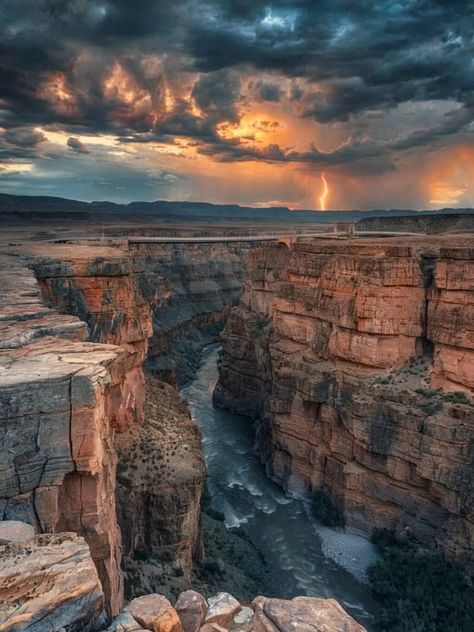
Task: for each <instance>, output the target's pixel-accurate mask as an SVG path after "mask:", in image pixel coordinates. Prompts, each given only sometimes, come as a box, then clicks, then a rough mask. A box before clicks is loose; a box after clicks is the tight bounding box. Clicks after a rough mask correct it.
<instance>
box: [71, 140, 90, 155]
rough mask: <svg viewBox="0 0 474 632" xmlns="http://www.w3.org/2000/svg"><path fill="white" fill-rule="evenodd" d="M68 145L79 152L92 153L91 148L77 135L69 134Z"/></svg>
mask: <svg viewBox="0 0 474 632" xmlns="http://www.w3.org/2000/svg"><path fill="white" fill-rule="evenodd" d="M67 146H68V147H69V148H70V149H72V151H75V152H76V153H77V154H90V153H91V152H90V150H89V148H88V147H87V145H85V144H84V143H83V142H82V141H81V140H79V138H76V137H75V136H69V138H68V139H67Z"/></svg>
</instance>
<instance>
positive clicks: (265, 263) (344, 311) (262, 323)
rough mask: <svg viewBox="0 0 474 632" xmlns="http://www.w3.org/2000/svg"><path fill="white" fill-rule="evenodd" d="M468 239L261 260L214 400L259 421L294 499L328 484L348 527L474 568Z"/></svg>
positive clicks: (343, 245)
mask: <svg viewBox="0 0 474 632" xmlns="http://www.w3.org/2000/svg"><path fill="white" fill-rule="evenodd" d="M458 239H459V238H458ZM465 242H466V243H467V246H465V247H459V246H458V245H457V244H459V241H457V242H454V243H453V244H451V243H450V241H449V239H448V238H438V241H437V239H436V238H433V239H427V240H426V241H425V242H424V243H423V244H420V243H419V242H418V241H417V240H416V239H414V240H410V239H408V240H407V242H406V243H405V244H404V245H403V246H401V245H399V244H397V243H396V242H395V240H393V239H390V240H389V239H385V240H384V241H378V242H377V241H376V240H354V239H353V240H348V241H328V240H326V241H324V240H317V241H316V240H314V241H312V242H303V241H301V242H299V243H296V244H295V245H294V246H293V248H292V249H291V250H288V249H286V248H285V247H276V246H273V247H265V248H262V249H260V250H259V251H256V252H253V253H251V254H250V255H249V259H248V272H247V278H246V284H245V292H244V299H243V303H242V305H241V306H239V307H238V308H236V309H235V310H234V311H233V312H232V314H231V316H230V319H229V321H228V323H227V326H226V328H225V330H224V333H223V336H222V344H223V358H222V362H221V365H220V378H219V383H218V385H217V387H216V391H215V401H216V402H217V403H218V404H219V405H221V406H225V407H229V408H231V409H233V410H235V411H237V412H242V413H244V414H249V415H252V416H254V417H257V418H259V419H260V424H259V432H258V439H259V445H260V448H261V451H262V455H263V458H264V460H265V461H266V464H267V468H268V471H269V473H270V475H271V476H272V477H273V478H274V479H275V480H277V481H278V482H279V483H280V484H281V485H283V486H284V487H285V488H286V489H288V490H289V491H292V492H295V493H307V492H310V491H311V490H316V489H323V490H325V491H327V492H328V493H329V494H330V496H331V497H332V499H333V501H334V502H335V503H336V504H338V505H339V506H340V507H341V508H342V509H343V510H344V513H345V518H346V524H347V525H348V527H350V528H354V529H357V530H359V531H362V532H365V533H367V534H369V533H371V531H372V530H373V529H374V528H375V527H386V528H389V529H395V530H396V531H398V532H401V531H402V530H404V529H407V528H408V529H410V530H411V531H412V532H413V533H414V534H415V535H416V537H417V538H418V539H419V540H420V541H421V543H422V544H424V545H425V546H428V547H431V548H432V547H435V546H438V545H439V546H442V547H443V548H444V550H445V552H446V554H447V556H448V557H449V558H451V559H456V560H459V561H460V562H463V563H470V564H472V561H473V560H472V550H473V544H474V527H473V521H474V512H473V495H472V482H473V481H472V476H473V454H472V445H473V439H474V406H473V401H472V394H473V391H472V388H473V384H474V372H473V369H472V367H473V366H474V364H473V362H472V360H473V359H474V358H473V350H474V332H473V323H474V318H473V315H474V314H473V309H474V256H473V254H474V251H473V249H472V244H470V243H469V239H466V240H465ZM437 387H441V388H440V389H439V390H437Z"/></svg>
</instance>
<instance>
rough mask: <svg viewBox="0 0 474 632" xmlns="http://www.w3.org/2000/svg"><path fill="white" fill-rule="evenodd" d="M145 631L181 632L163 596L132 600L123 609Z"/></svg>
mask: <svg viewBox="0 0 474 632" xmlns="http://www.w3.org/2000/svg"><path fill="white" fill-rule="evenodd" d="M125 612H128V613H129V614H131V615H132V617H133V618H134V619H135V620H136V621H137V622H138V623H139V624H140V625H141V626H143V627H144V628H145V629H146V630H152V632H183V628H182V626H181V622H180V620H179V617H178V614H177V612H176V610H175V609H174V608H173V606H172V605H171V603H170V602H169V601H168V599H166V597H163V595H157V594H151V595H145V596H144V597H137V598H136V599H133V601H131V602H130V603H129V604H128V606H127V607H126V608H125Z"/></svg>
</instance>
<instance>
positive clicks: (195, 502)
mask: <svg viewBox="0 0 474 632" xmlns="http://www.w3.org/2000/svg"><path fill="white" fill-rule="evenodd" d="M146 391H147V397H146V402H145V420H144V423H143V425H140V426H137V425H136V426H133V427H131V428H130V429H129V430H128V431H126V432H124V433H122V434H120V435H117V438H116V446H117V450H118V457H119V464H118V472H117V501H118V518H119V524H120V527H121V531H122V539H123V549H124V555H125V556H127V557H128V558H129V560H132V559H133V558H134V557H137V556H138V557H142V558H147V557H149V556H155V557H157V558H158V559H160V560H161V561H162V562H172V563H173V565H174V566H175V567H177V568H179V569H180V570H181V572H182V573H183V574H184V576H185V578H187V581H188V582H189V577H190V573H191V569H192V564H193V561H198V560H199V559H200V555H201V534H200V528H199V527H200V504H199V501H200V498H201V493H202V488H203V485H204V480H205V475H206V469H205V465H204V459H203V455H202V451H201V443H200V434H199V430H198V428H197V426H196V424H195V423H194V422H193V421H192V419H191V417H190V415H189V411H188V409H187V407H186V405H185V403H184V402H183V401H182V400H181V399H180V397H179V395H178V393H177V391H176V389H175V388H174V387H172V386H170V385H169V384H165V383H163V382H160V381H158V380H156V379H155V378H152V377H151V376H148V377H147V381H146Z"/></svg>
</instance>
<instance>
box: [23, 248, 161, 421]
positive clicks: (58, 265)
mask: <svg viewBox="0 0 474 632" xmlns="http://www.w3.org/2000/svg"><path fill="white" fill-rule="evenodd" d="M30 252H31V251H30ZM32 254H33V255H34V258H33V259H32V260H31V263H30V265H31V266H32V268H33V270H34V272H35V275H36V277H37V279H38V284H39V287H40V289H41V291H42V294H43V300H44V302H45V303H46V304H48V305H50V306H51V307H55V308H56V309H57V310H58V311H59V312H61V313H66V314H74V315H75V316H77V317H78V318H79V319H80V320H81V321H83V322H85V323H86V324H87V325H88V331H89V333H88V340H90V341H92V342H102V343H107V344H114V345H119V346H120V347H122V349H124V350H125V351H126V353H127V378H126V381H124V382H123V383H122V384H121V386H120V390H118V389H117V392H116V393H115V394H114V399H115V401H116V402H117V404H119V405H120V406H119V407H117V410H116V413H115V420H114V425H115V427H116V428H117V430H118V431H122V430H124V429H126V428H127V427H129V426H130V425H132V424H134V423H141V421H142V420H143V406H144V397H145V389H144V377H143V363H144V361H145V358H146V355H147V350H148V339H149V338H150V336H151V335H152V324H151V312H150V307H149V305H148V304H147V303H146V301H145V300H144V298H143V296H142V294H141V292H140V288H139V279H140V276H141V275H142V274H143V271H142V270H141V268H140V267H139V266H137V264H136V263H135V262H134V261H133V259H132V258H131V257H130V256H128V254H127V253H124V252H122V251H120V250H119V249H118V248H99V249H98V248H91V247H88V246H73V247H67V246H62V247H61V246H56V247H55V248H54V250H53V253H51V250H50V252H49V253H48V254H45V251H44V249H41V248H40V247H36V249H35V250H33V252H32Z"/></svg>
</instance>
